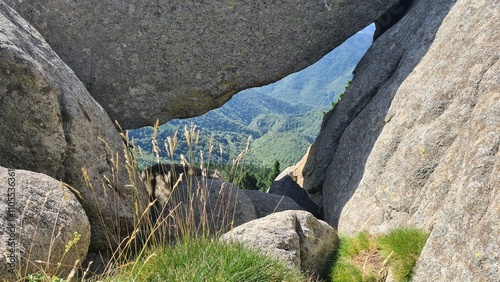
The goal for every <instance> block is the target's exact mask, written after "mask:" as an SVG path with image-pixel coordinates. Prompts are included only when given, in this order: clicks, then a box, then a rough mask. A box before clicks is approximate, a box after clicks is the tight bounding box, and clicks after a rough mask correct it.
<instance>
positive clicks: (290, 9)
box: [4, 0, 396, 128]
mask: <svg viewBox="0 0 500 282" xmlns="http://www.w3.org/2000/svg"><path fill="white" fill-rule="evenodd" d="M4 2H6V3H7V4H9V5H11V6H12V7H13V8H14V9H15V10H17V11H18V12H19V13H20V14H21V15H23V17H24V18H25V19H26V20H28V21H29V22H30V23H32V24H33V25H34V26H35V27H36V28H37V29H38V30H39V31H40V32H41V33H42V35H43V36H44V37H45V38H47V40H48V42H49V43H50V45H51V46H52V47H53V48H54V50H56V52H57V53H58V54H59V55H60V56H61V57H62V59H63V60H64V61H65V62H66V63H67V64H68V65H69V66H70V67H71V68H72V69H73V70H74V71H75V73H76V74H77V76H78V77H79V78H80V79H81V80H82V81H83V82H84V84H85V86H86V87H87V89H88V90H89V92H90V93H91V95H92V96H93V97H94V98H95V99H96V100H97V101H98V102H99V103H100V104H101V105H102V106H103V107H104V108H105V110H106V111H107V112H108V114H109V115H110V117H111V119H112V120H115V119H116V120H118V121H119V122H120V124H121V125H122V126H124V128H137V127H140V126H144V125H152V124H153V123H154V122H155V121H156V119H157V118H159V119H160V122H161V123H165V122H167V121H169V120H170V119H173V118H182V117H192V116H197V115H201V114H203V113H205V112H208V111H209V110H212V109H215V108H217V107H220V106H221V105H222V104H224V103H225V102H226V101H228V100H229V99H230V98H231V96H232V95H233V94H235V93H237V92H238V91H240V90H243V89H245V88H249V87H253V86H261V85H264V84H268V83H270V82H273V81H276V80H278V79H280V78H282V77H284V76H285V75H287V74H290V73H292V72H294V71H298V70H300V69H303V68H305V67H307V66H309V65H311V64H312V63H314V62H316V61H317V60H318V59H320V58H321V57H322V56H324V55H325V54H326V53H327V52H329V51H331V50H332V49H333V48H335V47H336V46H338V45H340V44H341V43H342V42H343V41H344V40H346V39H347V38H349V37H350V36H351V35H353V34H355V33H356V32H357V31H359V30H361V29H362V28H364V27H366V26H367V25H369V24H370V23H371V22H373V21H374V20H375V19H376V18H377V17H378V16H379V15H381V14H382V13H383V12H384V11H385V10H386V9H387V8H388V7H390V6H391V4H393V3H395V2H396V0H375V1H374V0H357V1H345V0H315V1H309V0H293V1H265V0H257V1H248V0H247V1H232V0H224V1H193V0H189V1H179V0H178V1H171V0H160V1H154V2H151V1H149V0H140V1H136V0H133V1H132V0H124V1H116V0H87V1H66V0H55V1H43V2H40V1H37V0H23V1H20V0H5V1H4Z"/></svg>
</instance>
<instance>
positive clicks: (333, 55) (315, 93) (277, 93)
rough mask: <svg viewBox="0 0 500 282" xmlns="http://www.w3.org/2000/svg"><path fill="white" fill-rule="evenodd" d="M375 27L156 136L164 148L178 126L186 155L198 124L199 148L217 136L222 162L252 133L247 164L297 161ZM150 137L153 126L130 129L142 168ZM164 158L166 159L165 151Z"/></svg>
mask: <svg viewBox="0 0 500 282" xmlns="http://www.w3.org/2000/svg"><path fill="white" fill-rule="evenodd" d="M373 31H374V27H373V26H370V27H367V28H366V29H364V30H363V31H360V32H359V33H357V34H356V35H354V36H353V37H351V38H350V39H349V40H347V41H346V42H345V43H344V44H342V45H341V46H339V47H338V48H336V49H335V50H333V51H332V52H330V53H329V54H327V55H326V56H325V57H323V58H322V59H321V60H320V61H318V62H317V63H315V64H314V65H311V66H310V67H308V68H306V69H304V70H302V71H300V72H297V73H294V74H291V75H289V76H287V77H285V78H284V79H282V80H280V81H278V82H276V83H273V84H270V85H267V86H263V87H259V88H252V89H248V90H245V91H242V92H240V93H238V94H236V95H234V96H233V98H232V99H231V100H230V101H228V102H227V103H226V104H225V105H224V106H222V107H221V108H219V109H216V110H213V111H210V112H208V113H207V114H205V115H203V116H200V117H195V118H190V119H183V120H172V121H170V122H169V123H167V124H164V125H161V126H160V127H159V129H158V135H157V141H158V143H159V144H160V147H161V148H162V149H163V148H164V146H163V145H162V144H163V143H164V142H165V140H166V138H167V136H173V135H174V133H175V131H176V130H179V135H178V138H179V145H178V149H177V150H176V155H177V157H178V156H179V155H180V154H181V153H183V154H186V153H187V147H186V143H185V142H184V141H183V133H182V132H183V131H184V127H185V126H187V127H189V125H190V124H191V123H194V124H195V125H196V126H197V129H199V130H200V135H201V136H200V141H199V146H198V147H197V150H196V151H199V150H202V149H203V150H204V151H205V152H208V148H207V144H208V140H209V138H210V136H211V134H212V133H213V134H214V139H215V142H214V144H215V148H216V149H215V150H214V152H213V153H212V156H211V157H212V159H213V160H216V161H220V156H221V155H222V161H224V162H226V161H229V160H231V159H233V158H235V157H236V156H237V155H238V154H239V153H240V152H241V151H242V150H243V149H244V148H245V145H246V142H247V140H248V137H249V136H252V139H253V141H252V143H251V149H250V152H249V154H248V155H247V158H246V160H247V162H252V163H254V164H258V165H264V166H269V167H270V166H271V165H272V164H273V163H274V162H275V161H279V162H280V163H281V165H282V167H285V166H288V165H292V164H294V163H296V162H297V161H298V160H299V159H300V158H301V156H303V154H304V153H305V151H306V150H307V147H308V146H309V145H310V144H311V143H312V141H313V140H314V138H315V137H316V135H317V133H318V131H319V126H320V124H321V120H322V118H323V113H324V112H325V111H328V110H329V109H330V108H331V107H332V102H334V101H336V100H337V99H338V97H339V95H340V94H341V93H342V92H343V91H344V87H345V85H346V84H347V82H348V81H349V80H350V79H351V78H352V71H353V69H354V67H355V65H356V64H357V62H358V61H359V60H360V59H361V57H362V56H363V54H364V53H365V52H366V50H367V49H368V47H369V46H370V45H371V41H372V34H373ZM152 135H153V129H152V128H151V127H145V128H141V129H138V130H131V131H129V136H130V138H133V139H134V142H135V145H137V146H139V147H140V148H141V151H142V154H143V155H144V158H143V161H142V162H141V165H143V166H146V165H148V164H147V163H148V162H150V161H151V160H152V152H153V150H152V145H151V139H152ZM220 147H222V154H221V153H220ZM161 156H162V157H165V158H167V154H166V152H165V150H164V149H163V150H162V155H161ZM205 158H206V156H205ZM145 160H147V161H145Z"/></svg>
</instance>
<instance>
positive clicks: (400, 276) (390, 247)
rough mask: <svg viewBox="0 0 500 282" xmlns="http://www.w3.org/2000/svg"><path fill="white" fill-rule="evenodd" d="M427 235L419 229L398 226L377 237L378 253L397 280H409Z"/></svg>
mask: <svg viewBox="0 0 500 282" xmlns="http://www.w3.org/2000/svg"><path fill="white" fill-rule="evenodd" d="M428 237H429V235H428V234H427V233H425V232H423V231H421V230H417V229H412V228H399V229H396V230H394V231H392V232H390V233H388V234H385V235H382V236H380V237H379V238H378V239H377V245H378V247H379V249H380V253H381V254H382V256H383V257H385V258H386V259H387V264H388V265H389V267H390V268H391V270H392V272H393V273H394V278H395V279H396V280H397V281H410V280H411V276H412V274H413V271H412V270H413V267H414V266H415V264H416V263H417V260H418V257H419V256H420V252H421V251H422V249H423V248H424V245H425V242H426V241H427V238H428Z"/></svg>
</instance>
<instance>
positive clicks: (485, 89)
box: [304, 0, 500, 281]
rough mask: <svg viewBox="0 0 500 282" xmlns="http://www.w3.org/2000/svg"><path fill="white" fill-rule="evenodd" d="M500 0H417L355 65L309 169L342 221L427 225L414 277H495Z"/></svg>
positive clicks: (374, 227) (328, 211)
mask: <svg viewBox="0 0 500 282" xmlns="http://www.w3.org/2000/svg"><path fill="white" fill-rule="evenodd" d="M498 10H499V4H498V1H468V0H458V1H453V0H446V1H439V3H438V2H436V1H432V0H420V1H414V4H413V7H412V8H411V9H410V11H409V12H408V14H407V15H406V17H405V18H403V19H402V20H401V21H400V22H399V23H398V24H396V25H395V26H394V27H393V28H392V29H390V30H389V31H387V32H386V33H385V34H383V35H382V36H381V37H379V38H378V39H377V40H376V41H375V43H374V44H373V46H372V47H371V48H370V50H369V51H368V53H367V54H366V56H365V57H364V58H363V59H362V61H361V62H360V64H359V65H358V67H357V69H356V71H355V77H354V80H353V81H352V84H351V87H350V88H349V90H348V91H347V93H346V94H345V96H344V98H343V99H342V101H341V102H340V104H339V105H338V106H337V107H336V108H335V109H334V110H332V111H331V112H330V113H328V114H327V116H326V117H325V120H324V124H323V126H322V131H321V133H320V135H319V137H318V139H317V140H316V142H315V144H314V146H313V148H312V149H311V153H310V155H309V162H308V164H307V165H306V168H305V169H304V172H305V177H306V178H307V179H306V180H305V181H304V182H305V183H308V184H309V187H306V189H311V190H313V191H321V192H322V194H323V202H324V212H325V217H326V220H327V221H328V222H329V223H330V224H332V225H333V226H336V227H338V229H339V232H344V233H345V232H355V231H359V230H363V229H367V230H370V231H372V232H380V231H386V230H387V229H390V228H392V227H394V226H399V225H405V224H407V225H415V226H417V227H420V228H423V229H426V230H428V231H430V232H431V233H430V237H429V239H428V241H427V244H426V246H425V248H424V250H423V252H422V255H421V257H420V260H419V262H418V265H417V270H416V273H415V276H414V278H415V281H471V280H473V281H494V280H496V279H497V278H498V269H499V265H498V262H499V256H500V250H499V246H500V234H499V226H498V222H500V218H499V215H500V203H499V196H498V195H500V191H499V190H500V168H499V160H500V158H499V152H498V151H499V150H498V149H499V145H500V89H499V82H500V77H499V74H500V69H499V63H498V59H499V53H498V45H499V44H500V35H499V33H498V22H499V21H500V14H499V13H498ZM311 183H312V185H311Z"/></svg>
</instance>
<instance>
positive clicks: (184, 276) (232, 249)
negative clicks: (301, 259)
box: [104, 239, 304, 282]
mask: <svg viewBox="0 0 500 282" xmlns="http://www.w3.org/2000/svg"><path fill="white" fill-rule="evenodd" d="M109 279H110V280H106V279H105V280H104V281H180V282H182V281H186V282H188V281H189V282H191V281H304V278H303V276H302V274H301V273H300V271H298V270H295V269H290V268H288V267H287V266H286V265H285V264H284V263H282V262H281V261H278V260H276V259H273V258H270V257H268V256H265V255H263V254H261V253H259V252H257V251H255V250H251V249H248V248H245V247H243V246H242V245H241V244H235V243H230V244H228V243H222V242H219V241H216V240H212V239H199V240H184V241H183V242H180V243H178V244H176V245H174V246H169V247H166V248H165V247H164V248H161V249H157V250H155V251H153V252H152V253H150V254H149V255H147V256H143V259H141V260H139V261H137V262H136V263H135V264H134V265H129V266H125V267H122V268H120V269H119V270H118V271H117V273H116V275H114V276H113V277H110V278H109Z"/></svg>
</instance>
